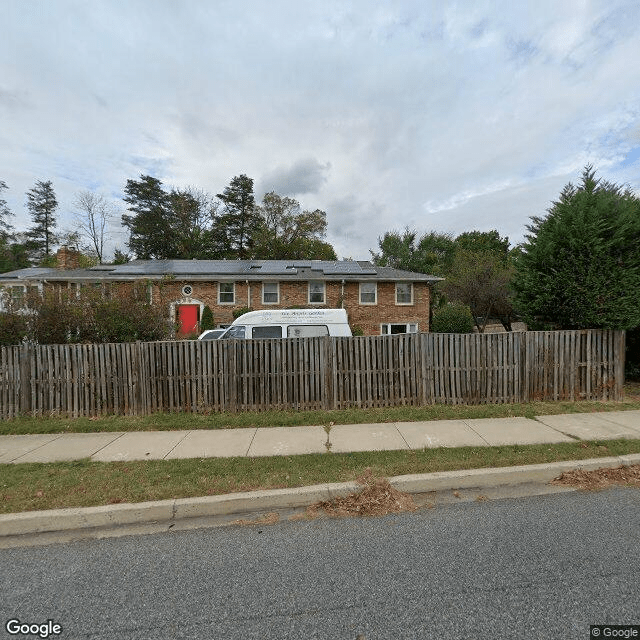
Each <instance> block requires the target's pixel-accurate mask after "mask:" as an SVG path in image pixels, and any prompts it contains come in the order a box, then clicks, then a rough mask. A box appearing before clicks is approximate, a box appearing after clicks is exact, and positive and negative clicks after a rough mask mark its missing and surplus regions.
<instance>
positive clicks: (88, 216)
mask: <svg viewBox="0 0 640 640" xmlns="http://www.w3.org/2000/svg"><path fill="white" fill-rule="evenodd" d="M74 206H75V209H76V211H75V215H74V218H75V222H76V229H77V230H78V232H79V234H80V235H81V236H82V237H83V238H84V239H85V240H87V241H88V242H89V244H90V246H91V249H92V251H95V254H96V256H97V258H98V262H100V263H102V261H103V257H104V243H105V239H106V234H107V229H108V225H109V222H110V221H111V220H112V219H113V218H114V217H115V215H116V211H115V207H114V206H113V205H112V204H111V203H110V202H109V201H108V200H107V199H106V198H105V197H104V196H103V195H102V194H99V193H94V192H93V191H88V190H87V191H81V192H80V193H78V194H77V195H76V198H75V201H74Z"/></svg>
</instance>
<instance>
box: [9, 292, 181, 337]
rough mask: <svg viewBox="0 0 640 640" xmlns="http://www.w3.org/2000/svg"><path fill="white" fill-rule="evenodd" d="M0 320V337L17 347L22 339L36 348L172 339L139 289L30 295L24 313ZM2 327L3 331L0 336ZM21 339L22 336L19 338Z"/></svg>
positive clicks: (161, 319)
mask: <svg viewBox="0 0 640 640" xmlns="http://www.w3.org/2000/svg"><path fill="white" fill-rule="evenodd" d="M5 315H6V318H2V319H1V320H0V340H1V339H2V335H4V336H5V337H6V339H7V340H13V341H14V342H12V343H13V344H17V343H18V342H20V341H21V340H22V339H23V338H26V339H27V340H31V341H33V342H38V343H39V344H66V343H74V342H75V343H77V342H82V343H89V342H135V341H136V340H142V341H153V340H167V339H171V338H173V337H174V336H173V334H172V333H171V327H170V325H169V323H168V321H167V320H166V319H165V318H164V317H163V316H162V313H161V312H160V311H159V310H158V308H156V307H154V306H152V305H151V304H149V303H148V302H147V301H146V294H145V287H144V285H138V284H133V285H132V286H126V287H124V286H123V287H118V289H117V295H115V296H113V297H110V298H108V297H104V296H103V292H102V290H101V289H94V288H90V287H86V288H83V289H82V290H81V291H80V292H79V293H78V292H77V291H76V289H66V288H62V289H58V290H50V289H49V290H46V291H45V293H44V294H43V295H41V294H39V293H37V292H35V291H32V292H29V294H27V296H26V297H25V300H24V308H23V309H21V310H18V311H14V312H13V313H7V314H5ZM3 327H5V328H6V329H4V330H3ZM20 334H21V335H20Z"/></svg>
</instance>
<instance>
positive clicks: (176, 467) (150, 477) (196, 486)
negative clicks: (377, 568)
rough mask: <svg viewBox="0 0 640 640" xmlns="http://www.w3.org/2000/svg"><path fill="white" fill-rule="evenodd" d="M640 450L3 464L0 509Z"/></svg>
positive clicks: (570, 446)
mask: <svg viewBox="0 0 640 640" xmlns="http://www.w3.org/2000/svg"><path fill="white" fill-rule="evenodd" d="M626 453H640V440H611V441H609V440H608V441H606V442H570V443H561V444H545V445H526V446H525V445H522V446H503V447H462V448H458V449H444V448H443V449H425V450H421V451H382V452H365V453H349V454H335V453H326V454H313V455H300V456H286V457H284V456H281V457H273V458H244V457H243V458H206V459H190V460H149V461H136V462H90V461H88V460H80V461H76V462H56V463H46V464H4V465H0V478H1V480H0V513H14V512H19V511H32V510H41V509H56V508H62V507H85V506H92V505H103V504H114V503H119V502H144V501H147V500H163V499H168V498H186V497H192V496H206V495H216V494H224V493H232V492H236V491H249V490H254V489H272V488H282V487H299V486H305V485H313V484H319V483H323V482H345V481H349V480H355V479H357V478H358V477H360V476H362V474H363V473H364V471H365V470H366V469H367V468H370V469H371V470H372V472H373V474H374V475H375V476H379V477H391V476H395V475H404V474H412V473H429V472H433V471H450V470H456V469H477V468H483V467H504V466H511V465H521V464H536V463H542V462H556V461H559V460H580V459H585V458H595V457H602V456H610V455H622V454H626Z"/></svg>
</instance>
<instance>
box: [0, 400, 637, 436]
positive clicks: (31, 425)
mask: <svg viewBox="0 0 640 640" xmlns="http://www.w3.org/2000/svg"><path fill="white" fill-rule="evenodd" d="M631 409H640V397H639V396H637V395H633V396H631V397H630V398H629V399H627V400H625V401H623V402H528V403H522V404H485V405H444V404H436V405H429V406H426V407H410V406H405V407H383V408H376V409H357V408H352V409H340V410H336V411H264V412H252V411H246V412H242V413H212V414H208V415H202V414H193V413H157V414H153V415H150V416H140V417H132V416H107V417H100V418H56V417H35V418H34V417H20V418H15V419H13V420H6V421H4V422H1V423H0V435H23V434H37V433H98V432H103V431H169V430H183V429H237V428H244V427H291V426H302V425H328V424H329V423H330V422H333V423H334V424H374V423H380V422H415V421H420V420H454V419H465V418H466V419H471V418H511V417H516V416H523V417H525V418H533V417H534V416H540V415H551V414H559V413H591V412H601V411H621V410H631Z"/></svg>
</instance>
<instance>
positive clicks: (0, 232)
mask: <svg viewBox="0 0 640 640" xmlns="http://www.w3.org/2000/svg"><path fill="white" fill-rule="evenodd" d="M7 188H8V187H7V183H6V182H5V181H4V180H0V244H4V243H6V242H7V241H8V240H9V238H10V237H11V233H12V231H13V227H12V226H11V224H9V217H10V216H12V215H13V213H12V212H11V209H9V205H8V204H7V201H6V200H5V199H4V198H3V197H2V192H3V191H4V190H5V189H7Z"/></svg>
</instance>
